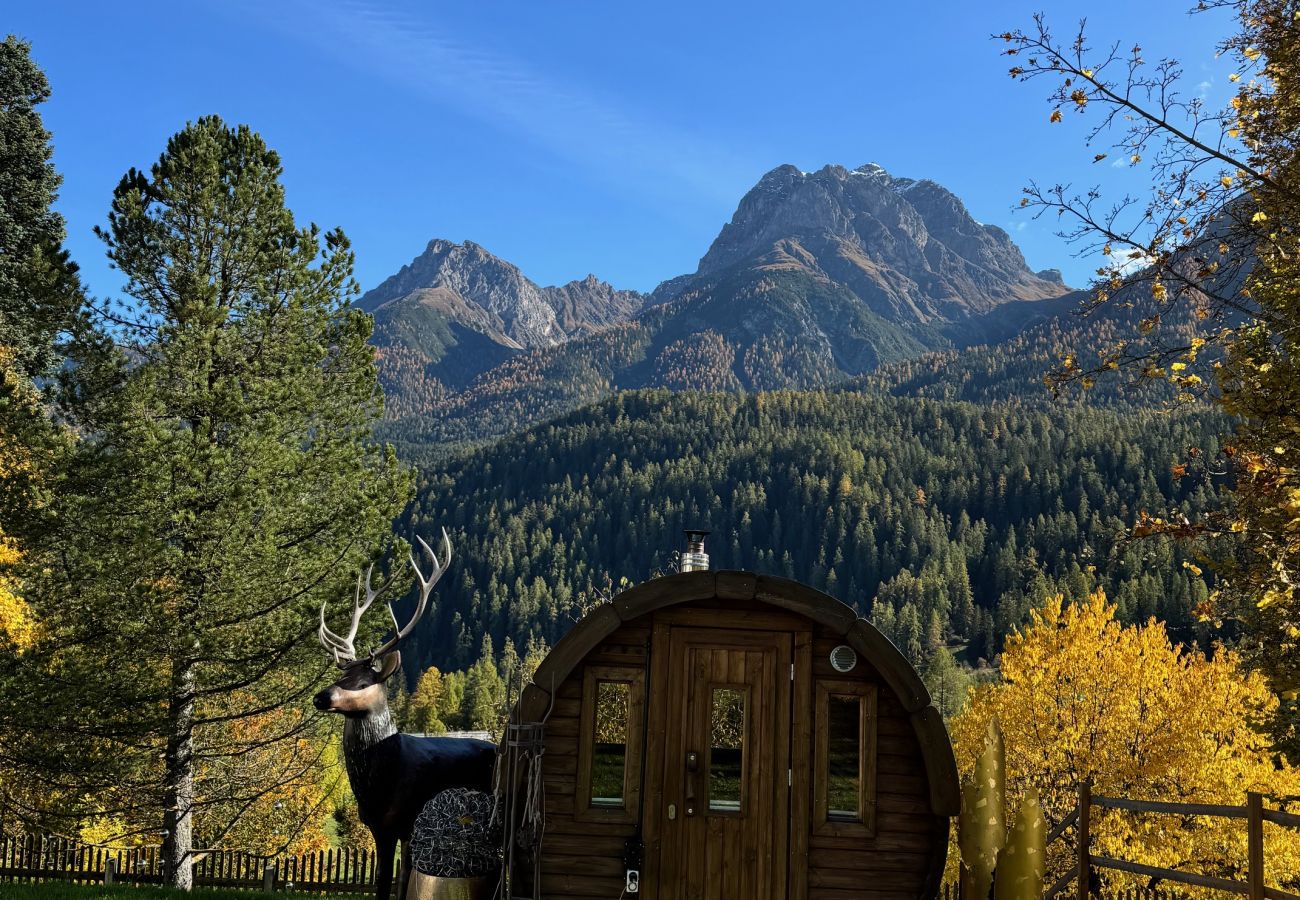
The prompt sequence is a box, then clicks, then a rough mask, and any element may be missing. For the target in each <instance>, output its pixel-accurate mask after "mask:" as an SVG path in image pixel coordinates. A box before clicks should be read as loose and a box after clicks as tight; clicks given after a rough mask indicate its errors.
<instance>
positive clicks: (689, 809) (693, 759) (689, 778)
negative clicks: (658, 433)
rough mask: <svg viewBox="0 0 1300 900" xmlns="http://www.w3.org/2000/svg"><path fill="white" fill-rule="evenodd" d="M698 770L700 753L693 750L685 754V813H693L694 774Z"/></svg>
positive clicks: (689, 814)
mask: <svg viewBox="0 0 1300 900" xmlns="http://www.w3.org/2000/svg"><path fill="white" fill-rule="evenodd" d="M699 771H700V755H699V754H698V753H696V752H695V751H693V750H692V751H689V752H687V754H686V815H688V816H693V815H695V776H696V775H697V774H698V773H699Z"/></svg>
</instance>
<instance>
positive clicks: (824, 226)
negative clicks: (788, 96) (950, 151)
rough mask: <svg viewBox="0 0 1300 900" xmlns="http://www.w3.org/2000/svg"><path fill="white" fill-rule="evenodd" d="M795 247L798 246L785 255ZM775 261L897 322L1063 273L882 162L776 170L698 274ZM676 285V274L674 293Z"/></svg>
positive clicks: (1056, 286)
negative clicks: (1034, 267)
mask: <svg viewBox="0 0 1300 900" xmlns="http://www.w3.org/2000/svg"><path fill="white" fill-rule="evenodd" d="M793 246H797V247H799V248H801V250H802V251H803V253H800V254H791V253H790V248H791V247H793ZM778 259H779V263H780V265H781V266H782V267H789V266H790V265H792V264H793V263H792V262H791V260H794V259H801V260H804V261H805V263H804V264H806V265H808V267H809V268H810V269H812V270H813V271H814V273H815V274H816V275H818V276H822V277H826V278H829V279H831V280H833V281H838V282H841V283H843V284H845V285H847V286H848V287H849V288H850V289H852V290H853V291H854V292H855V293H857V294H858V295H859V296H861V297H862V298H863V299H864V300H865V301H867V303H868V304H869V305H870V306H871V308H872V309H873V310H874V311H875V312H877V313H878V314H880V315H883V316H885V317H886V318H889V319H891V320H894V321H904V322H909V321H910V322H917V323H929V322H934V321H954V320H958V319H961V318H963V317H965V316H968V315H972V314H975V313H979V312H984V311H987V310H988V309H991V308H992V307H993V306H996V305H997V304H999V303H1003V302H1007V301H1011V300H1036V299H1043V298H1047V297H1054V296H1058V295H1060V294H1062V293H1064V292H1065V286H1064V285H1063V284H1062V283H1061V282H1060V280H1059V278H1058V279H1056V280H1053V279H1051V278H1049V277H1040V276H1039V275H1038V274H1036V273H1034V272H1033V271H1031V270H1030V269H1029V267H1028V266H1027V265H1026V263H1025V259H1024V256H1023V255H1022V254H1021V253H1020V250H1019V248H1017V247H1016V246H1015V244H1014V243H1013V242H1012V240H1011V238H1010V236H1008V235H1007V233H1006V232H1005V231H1003V230H1002V229H1001V228H998V227H996V226H992V225H984V224H981V223H979V222H977V221H975V219H974V218H973V217H972V216H971V215H970V213H969V211H968V210H967V209H966V206H965V204H964V203H962V201H961V200H960V199H959V198H958V197H957V196H956V195H955V194H953V193H952V192H951V191H949V190H947V189H946V188H944V187H943V186H942V185H940V184H938V183H936V182H934V181H931V180H929V179H919V180H918V179H912V178H901V177H895V176H893V175H891V174H890V173H889V172H888V171H886V170H885V168H884V167H883V166H881V165H879V164H878V163H867V164H865V165H862V166H859V167H858V168H856V169H846V168H844V167H843V166H838V165H827V166H823V167H822V168H821V169H818V170H817V171H816V172H804V171H802V170H800V169H798V168H797V167H795V166H793V165H782V166H777V167H776V168H775V169H772V170H771V171H770V172H768V173H767V174H766V175H764V176H763V177H762V178H761V179H760V180H759V182H758V184H756V185H755V186H754V187H753V188H752V189H751V190H750V191H749V193H747V194H746V195H745V196H744V197H743V198H742V199H741V201H740V203H739V205H738V206H737V208H736V212H735V214H734V215H733V216H732V219H731V221H730V222H729V223H727V224H726V225H725V226H723V228H722V231H721V232H720V233H719V234H718V237H717V238H716V239H715V240H714V242H713V244H712V246H710V247H709V250H708V252H707V253H706V254H705V255H704V257H703V258H702V259H701V260H700V265H699V269H698V270H697V272H696V275H695V277H696V278H699V277H705V276H715V275H717V274H718V273H721V272H724V271H727V270H729V269H732V268H734V267H737V266H742V267H751V268H762V267H764V266H770V265H774V264H776V261H777V260H778ZM666 287H667V286H666ZM684 288H685V284H684V283H683V282H682V280H681V279H675V280H674V281H673V282H672V283H671V289H670V290H671V293H672V294H673V295H676V294H679V293H681V291H682V290H683V289H684ZM667 292H668V291H665V292H664V293H667ZM661 296H662V295H661Z"/></svg>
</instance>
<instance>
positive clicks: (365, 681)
mask: <svg viewBox="0 0 1300 900" xmlns="http://www.w3.org/2000/svg"><path fill="white" fill-rule="evenodd" d="M416 540H417V541H418V542H419V544H420V547H421V548H422V549H423V551H424V555H425V557H426V558H427V559H428V561H429V563H430V565H431V566H432V569H433V571H432V572H431V573H430V574H429V576H428V577H427V578H426V577H425V575H424V573H423V572H422V571H421V569H420V564H419V563H418V562H417V561H416V558H415V554H414V553H412V554H411V555H410V565H411V568H412V569H413V570H414V571H415V578H416V580H417V581H418V582H419V585H420V599H419V602H418V603H417V604H416V607H415V613H414V615H412V616H411V619H410V621H409V622H407V623H406V624H405V625H398V623H397V614H396V613H395V612H394V611H393V608H392V605H391V604H388V611H389V615H391V616H392V619H393V628H394V632H393V635H392V636H391V637H389V638H388V640H386V641H385V642H384V643H383V644H382V645H380V647H379V648H378V649H376V650H373V651H371V652H370V653H369V654H367V655H366V656H359V655H358V654H357V651H356V648H355V647H354V646H353V641H355V640H356V637H357V629H358V627H359V626H360V625H361V617H362V616H363V615H365V612H366V610H367V609H369V608H370V606H371V604H372V603H374V602H375V598H377V597H378V596H380V595H381V594H382V593H383V592H384V591H385V590H386V589H387V588H388V586H389V585H391V584H392V582H393V579H391V578H390V579H389V580H388V581H386V582H384V583H383V584H382V585H380V587H379V589H378V590H375V589H374V588H372V587H371V584H370V574H371V572H372V571H373V570H374V566H373V565H372V566H371V567H370V568H369V569H367V570H366V573H365V575H364V577H363V576H361V575H358V576H357V591H356V597H355V599H354V601H353V604H352V625H351V627H350V628H349V629H348V633H347V634H346V635H342V636H340V635H338V634H336V633H334V632H333V631H331V630H330V629H329V627H328V626H327V625H326V624H325V606H324V605H322V606H321V613H320V630H319V635H320V640H321V643H322V644H324V645H325V649H326V650H328V651H329V652H330V653H331V654H333V656H334V662H335V664H336V665H338V667H339V668H340V669H342V670H343V675H342V677H340V678H339V680H338V681H336V682H334V683H333V684H332V685H330V686H329V687H327V688H325V690H323V691H321V692H320V693H319V694H317V695H316V696H315V697H314V698H313V701H312V702H313V704H314V705H315V707H316V708H317V709H319V710H321V711H322V712H336V713H340V714H341V715H342V716H343V757H344V761H345V763H346V765H347V771H348V781H349V782H351V784H352V793H353V795H354V796H355V797H356V798H357V810H358V812H359V813H360V818H361V821H362V822H364V823H365V825H366V827H367V828H369V829H370V833H371V834H372V835H374V838H375V851H376V855H377V859H378V862H379V868H378V871H377V877H376V884H375V896H376V897H378V898H379V900H388V892H389V889H390V888H391V887H392V883H393V852H394V850H395V848H396V846H397V842H398V841H399V840H400V841H401V842H402V877H401V884H400V885H399V886H398V898H399V900H405V897H406V886H407V883H408V879H409V878H410V872H411V866H410V860H411V853H410V840H411V828H412V826H413V825H414V824H415V819H416V817H417V816H418V815H419V814H420V811H421V810H422V809H423V808H424V804H425V803H427V802H428V801H429V800H430V799H432V798H433V796H434V795H435V794H437V793H438V792H439V791H442V790H445V789H447V788H452V787H465V788H473V789H475V790H480V791H486V790H490V789H491V783H492V769H493V766H494V764H495V762H496V750H497V748H496V747H495V746H494V745H493V744H491V743H489V742H487V741H476V740H470V739H466V738H449V737H416V736H414V735H409V734H402V733H400V732H399V731H398V730H397V727H396V726H395V725H394V724H393V718H392V715H391V714H390V713H389V711H388V692H387V689H386V688H385V687H384V682H385V681H387V680H388V679H389V678H390V677H392V675H393V673H394V672H396V671H397V668H398V666H399V665H401V661H402V656H401V653H400V652H399V651H398V649H397V647H398V644H400V643H401V642H402V639H403V638H405V637H406V636H407V635H409V634H410V633H411V631H412V630H413V629H414V628H415V626H416V624H417V623H418V622H419V621H420V617H421V616H423V615H424V612H425V609H426V608H427V607H428V604H429V594H430V592H431V591H432V590H433V586H434V585H435V584H437V583H438V579H439V578H441V577H442V574H443V573H444V572H446V571H447V566H448V565H449V564H450V563H451V539H450V538H448V537H447V532H446V529H444V530H443V532H442V540H443V544H444V546H445V549H446V557H447V558H446V560H445V561H439V559H438V556H437V554H435V553H434V552H433V550H432V549H431V548H430V547H429V545H428V544H427V543H425V542H424V539H423V538H420V537H417V538H416ZM363 595H364V597H363Z"/></svg>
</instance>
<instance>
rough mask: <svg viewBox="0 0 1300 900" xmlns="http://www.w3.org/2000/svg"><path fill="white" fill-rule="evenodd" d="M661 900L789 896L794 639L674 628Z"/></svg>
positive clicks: (654, 890)
mask: <svg viewBox="0 0 1300 900" xmlns="http://www.w3.org/2000/svg"><path fill="white" fill-rule="evenodd" d="M668 644H669V653H668V667H669V671H668V673H667V676H668V677H667V679H666V680H667V688H668V689H667V693H666V695H665V697H664V698H663V700H664V702H663V703H662V704H658V708H659V710H660V713H661V714H662V715H663V716H664V722H663V725H664V727H663V730H662V731H661V732H660V733H661V734H662V735H663V738H664V740H663V747H662V757H661V765H662V779H663V780H662V784H663V791H662V794H661V796H660V803H659V804H658V808H657V809H655V810H647V813H648V814H650V815H654V816H656V817H657V819H658V821H657V823H656V825H657V827H655V828H654V831H655V832H656V833H657V835H658V836H659V846H660V851H659V854H658V862H659V867H658V873H657V877H656V878H655V879H654V884H653V885H652V886H651V892H650V896H651V897H653V898H654V900H782V898H784V897H785V896H786V886H787V880H788V877H789V854H788V845H789V830H790V815H789V809H790V791H789V777H790V775H789V772H790V722H791V707H790V703H791V697H790V677H791V675H790V673H791V658H792V652H793V636H792V634H791V633H790V632H780V631H739V630H736V631H732V630H722V629H715V628H698V627H673V628H672V629H671V631H670V632H669V641H668Z"/></svg>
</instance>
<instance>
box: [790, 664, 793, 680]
mask: <svg viewBox="0 0 1300 900" xmlns="http://www.w3.org/2000/svg"><path fill="white" fill-rule="evenodd" d="M790 680H791V681H794V663H790Z"/></svg>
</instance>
